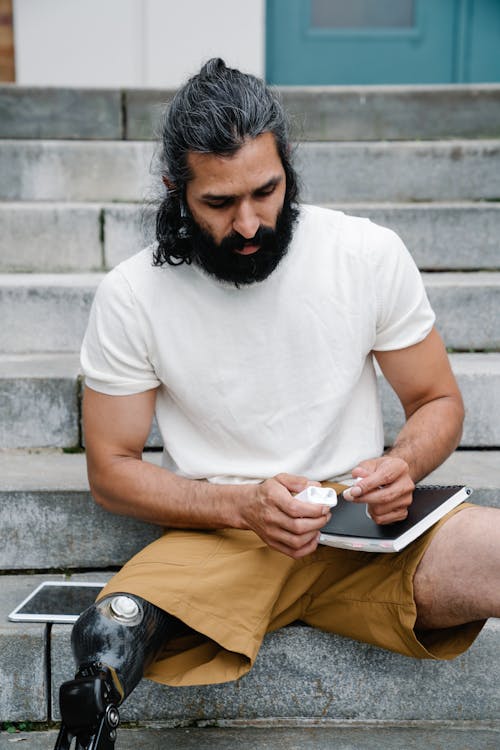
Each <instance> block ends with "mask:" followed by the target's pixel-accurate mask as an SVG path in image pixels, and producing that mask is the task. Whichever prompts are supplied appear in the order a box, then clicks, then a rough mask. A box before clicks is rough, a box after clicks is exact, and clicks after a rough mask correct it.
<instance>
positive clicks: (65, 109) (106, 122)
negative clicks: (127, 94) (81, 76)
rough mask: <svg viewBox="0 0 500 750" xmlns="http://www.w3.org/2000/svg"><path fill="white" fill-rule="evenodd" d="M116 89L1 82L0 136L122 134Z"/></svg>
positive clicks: (70, 136)
mask: <svg viewBox="0 0 500 750" xmlns="http://www.w3.org/2000/svg"><path fill="white" fill-rule="evenodd" d="M121 104H122V95H121V92H120V91H118V90H116V89H115V90H105V89H78V88H56V87H53V88H44V87H41V86H13V85H8V84H4V85H0V138H69V139H76V138H102V139H110V138H114V139H117V138H121V137H122V130H123V123H122V106H121Z"/></svg>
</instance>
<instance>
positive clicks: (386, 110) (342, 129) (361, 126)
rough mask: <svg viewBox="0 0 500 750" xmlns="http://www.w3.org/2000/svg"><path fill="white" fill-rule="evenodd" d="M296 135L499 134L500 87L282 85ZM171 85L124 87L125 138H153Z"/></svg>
mask: <svg viewBox="0 0 500 750" xmlns="http://www.w3.org/2000/svg"><path fill="white" fill-rule="evenodd" d="M279 91H280V94H281V98H282V101H283V104H284V105H285V108H286V109H287V110H288V112H289V113H290V117H291V120H292V131H293V135H294V137H295V138H296V139H297V140H302V139H304V140H317V141H321V140H333V141H353V140H357V141H365V140H367V141H371V140H379V139H387V140H405V139H406V140H408V139H409V140H412V139H415V138H420V139H435V138H478V137H479V138H498V137H500V87H499V86H498V85H497V84H482V85H481V84H480V85H478V84H474V85H465V86H462V85H453V86H441V85H439V86H304V87H298V86H283V87H280V88H279ZM174 93H175V92H174V91H173V90H161V89H146V90H144V89H142V90H140V89H135V90H134V89H131V90H128V91H126V92H125V96H126V110H127V134H126V137H127V138H130V139H133V140H134V139H135V140H145V139H148V138H154V137H157V133H158V129H159V124H160V122H161V115H162V113H163V111H164V109H165V107H166V103H168V102H169V101H170V100H171V99H172V97H173V95H174Z"/></svg>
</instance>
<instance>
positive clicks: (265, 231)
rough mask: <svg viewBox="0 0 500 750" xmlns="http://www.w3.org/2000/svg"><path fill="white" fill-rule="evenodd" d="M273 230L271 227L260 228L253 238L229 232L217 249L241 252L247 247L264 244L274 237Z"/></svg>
mask: <svg viewBox="0 0 500 750" xmlns="http://www.w3.org/2000/svg"><path fill="white" fill-rule="evenodd" d="M275 234H276V233H275V230H274V229H271V227H266V226H262V225H261V226H260V227H259V228H258V229H257V231H256V232H255V234H254V236H253V237H250V239H249V238H248V237H243V235H241V234H239V233H238V232H231V234H228V235H227V236H226V237H224V239H223V240H221V242H220V243H219V249H220V250H222V252H234V251H238V250H243V248H244V247H246V246H247V245H259V246H262V245H264V244H266V242H268V241H269V240H270V239H271V238H273V237H274V236H275Z"/></svg>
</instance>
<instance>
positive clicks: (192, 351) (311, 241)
mask: <svg viewBox="0 0 500 750" xmlns="http://www.w3.org/2000/svg"><path fill="white" fill-rule="evenodd" d="M152 250H153V247H149V248H146V249H145V250H143V251H142V252H140V253H138V254H137V255H134V256H133V257H132V258H129V259H128V260H126V261H124V262H123V263H121V264H120V265H119V266H117V267H116V268H115V269H114V270H113V271H111V272H110V273H109V274H108V275H107V276H106V277H105V279H104V280H103V282H102V283H101V285H100V287H99V289H98V291H97V294H96V297H95V300H94V304H93V307H92V311H91V314H90V320H89V324H88V329H87V332H86V335H85V339H84V342H83V347H82V358H81V359H82V367H83V371H84V373H85V376H86V383H87V385H88V386H89V387H90V388H92V389H94V390H96V391H100V392H102V393H106V394H110V395H129V394H134V393H140V392H143V391H146V390H148V389H150V388H156V387H158V393H157V401H156V418H157V422H158V426H159V429H160V433H161V435H162V439H163V441H164V460H163V463H164V466H165V467H166V468H168V469H170V470H172V471H174V472H176V473H178V474H180V475H182V476H185V477H189V478H206V479H209V480H210V481H213V482H238V481H258V480H262V479H265V478H267V477H270V476H274V475H275V474H277V473H279V472H283V471H286V472H290V473H293V474H303V475H305V476H308V477H309V478H311V479H315V480H324V479H328V478H331V477H334V476H339V475H341V474H344V473H345V472H348V471H349V470H350V469H351V468H352V467H353V466H355V465H356V463H357V462H358V461H360V460H362V459H365V458H370V457H373V456H376V455H380V454H381V452H382V450H383V446H384V441H383V424H382V414H381V408H380V403H379V398H378V392H377V383H376V375H375V371H374V366H373V358H372V355H371V352H372V351H373V350H378V351H384V350H392V349H401V348H404V347H407V346H410V345H412V344H416V343H417V342H419V341H421V340H423V339H424V338H425V337H426V336H427V334H428V333H429V332H430V330H431V328H432V325H433V323H434V314H433V312H432V310H431V308H430V305H429V302H428V300H427V296H426V294H425V290H424V287H423V283H422V280H421V277H420V274H419V272H418V269H417V268H416V266H415V263H414V262H413V260H412V258H411V256H410V254H409V253H408V251H407V249H406V248H405V246H404V244H403V243H402V241H401V240H400V239H399V238H398V237H397V235H396V234H394V232H392V231H391V230H389V229H385V228H382V227H379V226H377V225H375V224H373V223H372V222H370V221H369V220H368V219H360V218H354V217H350V216H346V215H344V214H343V213H341V212H340V211H331V210H328V209H323V208H317V207H313V206H303V207H302V208H301V214H300V220H299V222H298V224H297V226H296V229H295V232H294V236H293V240H292V243H291V245H290V248H289V251H288V253H287V255H286V256H285V258H284V259H283V260H282V262H281V263H280V264H279V266H278V267H277V269H276V270H275V271H274V272H273V273H272V274H271V275H270V276H269V277H268V278H267V279H266V280H265V281H262V282H259V283H255V284H251V285H248V286H242V287H240V288H236V287H235V286H234V285H231V284H228V283H224V282H219V281H217V280H215V279H213V278H211V277H209V276H207V275H206V274H205V273H204V272H203V271H202V270H200V269H199V268H197V267H196V266H194V265H190V266H188V265H185V264H183V265H180V266H175V267H174V266H170V265H165V266H163V267H161V268H158V267H154V266H153V265H152Z"/></svg>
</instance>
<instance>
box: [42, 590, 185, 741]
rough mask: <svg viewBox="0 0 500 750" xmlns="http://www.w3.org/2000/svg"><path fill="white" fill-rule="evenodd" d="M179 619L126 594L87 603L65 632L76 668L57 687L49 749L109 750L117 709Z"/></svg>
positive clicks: (175, 629) (176, 628)
mask: <svg viewBox="0 0 500 750" xmlns="http://www.w3.org/2000/svg"><path fill="white" fill-rule="evenodd" d="M179 625H180V623H179V621H178V620H176V619H175V618H174V617H172V616H171V615H169V614H168V613H167V612H164V611H163V610H161V609H158V607H155V606H154V605H153V604H150V603H149V602H147V601H145V600H144V599H141V598H140V597H137V596H132V595H130V594H115V595H113V596H109V597H105V598H104V599H101V601H99V602H97V604H93V605H92V606H91V607H89V608H88V609H87V610H85V612H83V614H82V615H81V616H80V618H79V620H78V622H77V623H76V624H75V626H74V628H73V631H72V633H71V643H72V647H73V654H74V657H75V660H76V663H77V665H78V671H77V673H76V675H75V679H74V680H70V681H69V682H65V683H64V684H63V685H61V689H60V693H59V705H60V709H61V719H62V722H61V729H60V732H59V735H58V738H57V741H56V745H55V750H71V747H72V744H73V740H75V745H74V750H113V748H114V744H115V740H116V729H117V727H118V725H119V723H120V715H119V712H118V706H119V705H120V703H122V702H123V701H124V700H125V698H126V697H127V696H128V695H130V693H131V692H132V690H133V689H134V688H135V686H136V685H137V683H138V682H139V681H140V679H141V678H142V675H143V673H144V670H145V669H146V668H147V667H148V666H149V664H151V662H152V661H154V659H155V657H156V656H157V655H158V653H159V651H160V650H161V648H162V646H163V644H164V643H165V641H166V640H167V639H168V638H169V637H170V638H171V637H172V636H173V635H174V634H175V632H176V631H178V629H179Z"/></svg>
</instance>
